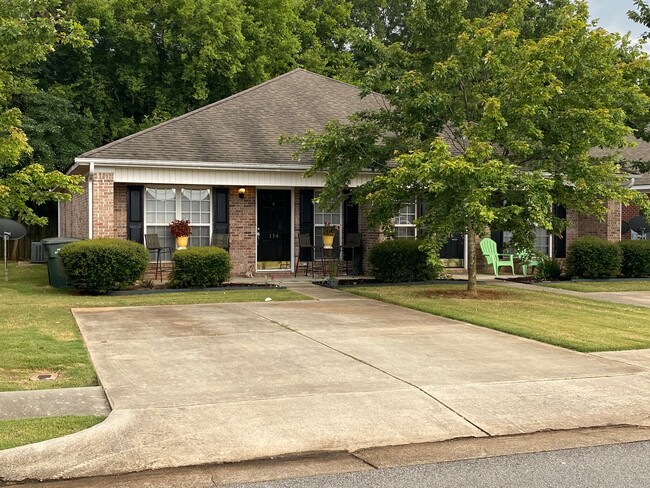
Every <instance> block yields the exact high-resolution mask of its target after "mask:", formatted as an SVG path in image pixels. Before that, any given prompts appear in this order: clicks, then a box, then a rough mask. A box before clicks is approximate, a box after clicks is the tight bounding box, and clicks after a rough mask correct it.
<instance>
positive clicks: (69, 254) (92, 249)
mask: <svg viewBox="0 0 650 488" xmlns="http://www.w3.org/2000/svg"><path fill="white" fill-rule="evenodd" d="M59 257H60V258H61V264H62V265H63V269H64V270H65V273H66V275H67V276H68V283H69V284H70V286H72V287H74V288H76V289H78V290H80V291H82V292H84V293H89V294H93V295H97V294H103V293H108V292H109V291H111V290H119V289H122V288H126V287H127V286H129V285H132V284H133V283H135V282H136V280H137V279H139V278H140V277H141V276H142V275H143V274H144V272H145V270H146V269H147V265H148V264H149V252H148V251H147V249H146V248H145V247H144V246H143V245H142V244H138V243H137V242H133V241H127V240H124V239H106V238H102V239H93V240H89V241H79V242H71V243H70V244H66V245H65V246H63V247H62V248H61V250H60V251H59Z"/></svg>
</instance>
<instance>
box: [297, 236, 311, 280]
mask: <svg viewBox="0 0 650 488" xmlns="http://www.w3.org/2000/svg"><path fill="white" fill-rule="evenodd" d="M314 257H315V253H314V246H312V245H311V236H310V235H309V234H299V235H298V260H297V261H296V269H295V271H294V273H293V276H294V277H295V276H296V275H297V274H298V266H300V263H303V264H304V265H305V276H307V274H308V273H309V264H310V263H311V277H312V278H313V277H314Z"/></svg>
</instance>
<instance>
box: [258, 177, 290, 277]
mask: <svg viewBox="0 0 650 488" xmlns="http://www.w3.org/2000/svg"><path fill="white" fill-rule="evenodd" d="M290 260H291V190H257V261H258V262H260V261H278V262H279V263H278V267H280V266H281V263H282V262H288V261H290Z"/></svg>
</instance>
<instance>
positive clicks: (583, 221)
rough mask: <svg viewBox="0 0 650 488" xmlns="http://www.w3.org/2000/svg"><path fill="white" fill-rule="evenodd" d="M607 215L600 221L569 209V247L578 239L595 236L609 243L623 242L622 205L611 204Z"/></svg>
mask: <svg viewBox="0 0 650 488" xmlns="http://www.w3.org/2000/svg"><path fill="white" fill-rule="evenodd" d="M607 207H608V209H607V215H605V218H604V219H603V220H599V219H598V218H596V217H594V216H593V215H584V214H579V213H578V212H576V211H574V210H571V209H567V216H566V220H567V230H566V240H567V246H569V245H570V244H571V242H572V241H573V240H574V239H576V238H578V237H585V236H594V237H602V238H603V239H607V240H608V241H612V242H617V241H620V240H621V204H620V203H616V202H609V204H608V205H607Z"/></svg>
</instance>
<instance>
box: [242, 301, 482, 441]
mask: <svg viewBox="0 0 650 488" xmlns="http://www.w3.org/2000/svg"><path fill="white" fill-rule="evenodd" d="M238 306H241V305H238ZM241 308H242V309H244V310H246V311H248V312H250V313H253V314H255V315H257V316H258V317H260V318H263V319H265V320H268V321H269V322H271V323H273V324H275V325H277V326H278V327H282V328H283V329H285V330H287V331H289V332H293V333H294V334H298V335H299V336H301V337H304V338H305V339H307V340H310V341H312V342H315V343H316V344H319V345H321V346H323V347H326V348H328V349H329V350H331V351H334V352H336V353H338V354H341V355H343V356H346V357H348V358H350V359H352V360H353V361H357V362H358V363H361V364H363V365H365V366H367V367H369V368H372V369H374V370H375V371H378V372H380V373H382V374H385V375H386V376H389V377H391V378H393V379H394V380H397V381H399V382H400V383H403V384H405V385H408V386H410V387H411V388H415V389H416V390H418V391H420V392H421V393H423V394H424V395H426V396H428V397H429V398H431V399H432V400H433V401H434V402H436V403H438V404H439V405H441V406H442V407H443V408H445V409H447V410H449V411H450V412H452V413H454V414H455V415H457V416H458V417H460V418H462V419H463V420H464V421H465V422H467V423H468V424H470V425H471V426H473V427H475V428H476V429H478V430H479V431H481V432H483V433H484V434H485V435H486V436H489V437H492V434H490V433H489V432H488V431H487V430H485V429H484V428H482V427H481V426H479V425H478V424H476V423H475V422H473V421H471V420H470V419H469V418H467V417H466V416H465V415H463V414H462V413H460V412H458V411H457V410H455V409H454V408H452V407H451V406H450V405H447V404H446V403H445V402H443V401H442V400H440V399H438V398H436V397H435V396H433V395H432V394H431V393H429V392H428V391H426V390H424V389H423V388H421V387H420V386H418V385H416V384H415V383H411V382H410V381H408V380H406V379H404V378H400V377H399V376H397V375H394V374H393V373H391V372H389V371H386V370H384V369H382V368H380V367H378V366H375V365H374V364H372V363H369V362H368V361H365V360H363V359H361V358H359V357H357V356H354V355H352V354H350V353H347V352H345V351H342V350H340V349H337V348H336V347H334V346H331V345H329V344H327V343H325V342H323V341H319V340H318V339H316V338H315V337H311V336H309V335H307V334H305V333H304V332H301V331H299V330H297V329H294V328H292V327H290V326H288V325H286V324H283V323H281V322H278V321H276V320H273V319H271V318H269V317H266V316H265V315H262V314H261V313H259V312H257V311H255V310H251V309H247V308H245V307H243V306H241Z"/></svg>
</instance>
